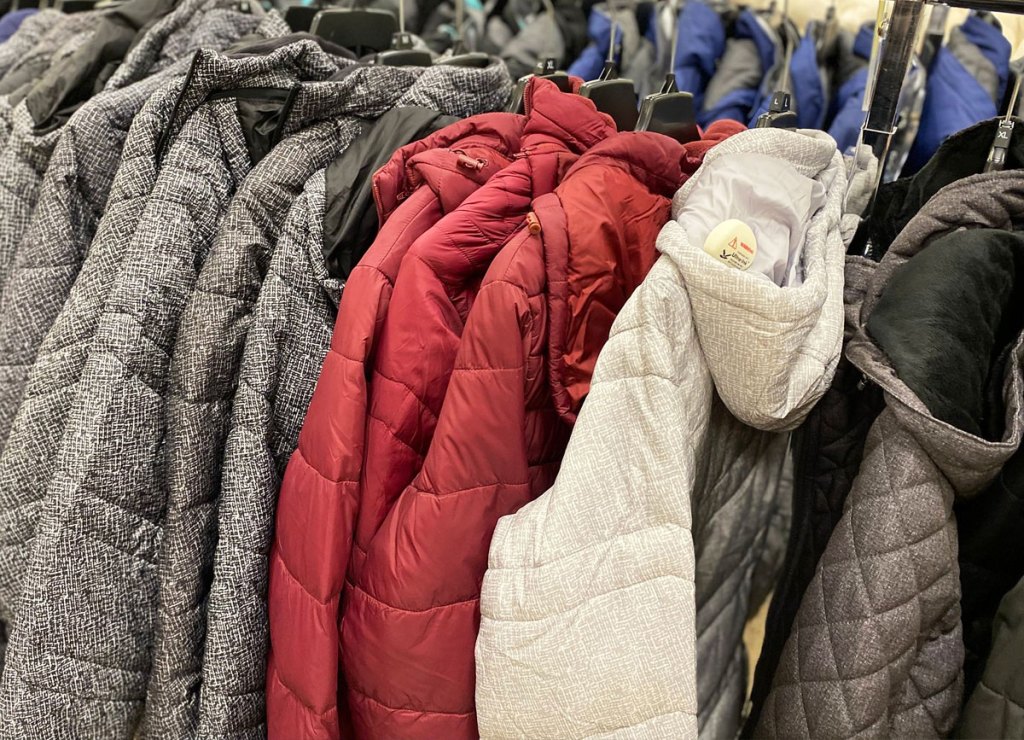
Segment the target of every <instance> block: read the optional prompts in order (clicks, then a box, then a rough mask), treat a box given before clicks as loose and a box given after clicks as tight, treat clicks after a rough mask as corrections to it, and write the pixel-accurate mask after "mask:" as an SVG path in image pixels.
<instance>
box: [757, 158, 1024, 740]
mask: <svg viewBox="0 0 1024 740" xmlns="http://www.w3.org/2000/svg"><path fill="white" fill-rule="evenodd" d="M1022 203H1024V178H1022V177H1021V176H1020V174H1019V172H1013V171H1007V172H1001V173H993V174H986V175H977V176H974V177H969V178H967V179H964V180H962V181H960V182H958V183H955V184H953V185H949V186H948V187H946V188H945V189H944V190H942V191H940V193H939V194H938V195H936V196H935V197H933V198H932V199H931V200H930V201H929V202H928V203H927V204H926V205H925V206H924V207H923V208H922V209H921V210H920V211H919V213H918V215H917V216H915V217H914V218H913V219H912V220H911V221H910V223H909V224H908V225H907V227H906V228H905V229H904V230H903V231H902V232H901V234H900V235H899V236H898V237H897V238H896V241H895V242H894V243H893V244H892V246H891V247H890V249H889V251H888V252H887V253H886V255H885V257H884V258H883V259H882V261H881V262H880V263H877V264H874V263H867V262H862V264H861V268H862V269H858V270H855V271H848V273H847V277H848V280H850V281H851V285H848V289H847V295H848V299H852V300H853V303H852V305H848V307H847V309H848V310H847V315H848V316H850V317H852V319H853V322H854V324H853V326H854V329H855V333H854V335H853V337H852V339H851V340H850V341H849V344H848V346H847V350H846V354H847V357H848V358H849V359H850V361H851V362H852V363H853V364H854V365H856V366H857V368H858V369H859V370H860V371H861V372H862V373H863V374H864V375H865V376H866V377H867V379H868V380H870V381H871V382H872V383H875V384H877V385H878V386H879V387H880V388H881V389H882V391H884V394H885V409H884V410H883V411H882V412H881V414H880V415H879V416H878V418H877V419H876V420H875V422H874V423H873V425H872V426H871V429H870V431H869V433H868V437H867V443H866V446H865V450H864V458H863V461H862V463H861V464H860V468H859V471H858V474H857V476H856V478H855V480H854V482H853V486H852V489H851V491H850V493H849V495H848V496H847V498H846V502H845V506H844V509H843V515H842V518H841V519H840V520H839V522H838V524H837V525H836V528H835V530H834V532H833V533H832V536H831V538H830V540H829V542H828V546H827V547H826V549H825V551H824V553H823V554H822V556H821V560H820V562H819V563H818V565H817V569H816V571H815V574H814V578H813V579H812V581H811V582H810V585H809V586H808V588H807V591H806V592H805V594H804V596H803V600H802V603H801V605H800V609H799V611H798V612H797V615H796V619H795V622H794V625H793V629H792V632H791V634H790V636H789V639H788V640H787V641H786V644H785V647H784V649H783V652H782V656H781V659H780V662H779V667H778V670H777V672H776V673H775V677H774V680H773V682H772V688H771V691H770V693H769V694H768V697H767V700H766V702H765V705H764V710H763V712H762V714H761V718H760V721H759V723H758V726H757V731H756V735H757V736H759V737H780V738H781V737H785V738H799V737H804V738H833V737H834V738H839V737H852V736H861V737H942V736H946V735H948V734H949V733H950V732H951V731H952V730H953V728H954V725H955V723H956V721H957V717H958V714H959V710H960V702H961V694H962V688H963V677H962V667H963V660H964V646H963V639H962V630H961V624H960V603H959V601H960V583H959V568H958V564H957V533H956V524H955V520H954V518H953V515H952V507H953V502H954V499H955V498H956V497H958V496H964V497H970V496H973V495H975V494H977V493H978V492H980V491H981V490H982V489H984V488H985V486H986V485H987V484H988V483H989V482H990V481H992V480H993V479H994V478H995V477H996V476H997V475H998V473H999V472H1000V470H1001V469H1002V467H1003V465H1004V464H1005V462H1006V461H1007V460H1008V459H1009V458H1010V457H1011V456H1012V455H1013V453H1014V452H1015V451H1016V449H1017V448H1018V447H1019V446H1020V443H1021V438H1022V434H1024V403H1022V396H1024V373H1022V360H1024V341H1022V340H1021V339H1020V338H1018V339H1017V341H1016V344H1015V346H1014V347H1013V351H1012V355H1011V361H1010V363H1009V365H1008V368H1009V369H1008V371H1007V372H1006V378H1005V386H1004V388H1005V390H1004V394H1003V401H1004V403H1005V409H1004V411H1003V413H1004V414H1005V431H1004V432H1003V433H1002V436H1001V438H1000V439H997V440H994V441H993V440H988V439H984V438H982V437H980V436H978V435H977V434H976V433H971V432H968V431H965V430H964V429H962V428H960V426H957V425H955V424H954V423H951V422H950V421H947V420H943V419H940V418H939V417H938V416H936V415H934V414H933V413H932V412H931V411H930V410H929V407H928V406H926V405H925V403H924V401H922V397H924V398H929V402H930V403H932V404H933V405H934V403H935V399H936V396H935V393H934V391H935V388H933V387H931V386H929V385H928V384H921V383H919V382H916V383H915V385H916V387H917V389H916V392H915V391H913V390H911V388H910V386H909V385H908V383H907V382H905V381H904V380H903V379H901V377H900V376H899V375H898V374H897V370H896V366H895V365H894V364H893V361H892V359H890V355H889V353H892V352H895V351H897V348H898V345H890V347H889V353H886V352H884V351H883V349H882V347H881V345H880V343H879V342H880V340H877V339H876V338H874V337H873V335H872V334H871V333H869V331H868V326H869V324H870V322H871V321H872V315H873V313H874V312H876V311H878V310H879V309H878V307H879V305H881V304H882V302H883V300H884V299H885V295H884V292H885V289H886V287H887V285H888V284H889V283H890V281H894V282H895V280H896V279H898V278H900V277H901V276H902V275H903V274H906V273H901V272H900V271H901V270H902V269H903V268H904V266H907V265H908V263H909V264H910V265H913V264H914V261H913V259H912V258H913V257H914V256H915V255H918V254H921V253H923V251H926V248H928V247H929V246H930V245H932V244H935V245H936V249H938V246H939V244H945V245H947V246H948V245H950V244H952V246H953V247H956V246H958V244H957V241H958V240H959V241H960V242H962V243H963V250H965V249H966V248H967V246H966V245H967V243H968V242H971V241H973V240H974V239H975V238H976V237H975V236H974V235H972V234H967V235H964V232H960V231H958V229H960V228H961V227H967V228H968V229H994V230H1004V231H1002V232H1001V235H1000V237H999V238H1014V237H1013V235H1011V234H1008V233H1007V232H1008V231H1009V230H1010V229H1011V228H1012V219H1013V217H1014V214H1016V213H1019V211H1020V208H1021V204H1022ZM963 250H960V251H963ZM952 253H953V254H956V250H953V252H952ZM925 256H927V255H925ZM953 275H954V276H955V279H957V280H960V279H967V275H966V273H964V275H961V274H960V273H959V272H953ZM966 294H970V295H974V292H973V291H971V290H970V289H968V290H967V291H961V292H959V293H958V292H956V291H952V292H948V293H947V296H958V295H966ZM982 294H983V293H979V295H982ZM917 300H918V301H920V300H921V296H917ZM943 301H945V298H943ZM905 312H906V313H909V314H910V318H911V319H914V316H913V305H912V304H911V305H910V306H909V307H908V308H907V309H906V310H905ZM917 321H918V323H917V324H916V325H915V326H916V328H915V329H913V330H912V335H914V334H920V333H921V329H922V328H927V327H929V326H930V325H931V324H930V323H922V322H921V321H920V319H919V318H918V319H917ZM932 323H934V322H932ZM957 324H962V325H964V326H969V328H968V333H969V334H972V335H973V334H980V333H981V332H980V330H978V329H977V327H975V326H974V325H971V324H970V322H969V321H967V322H962V321H960V320H959V319H954V323H953V324H952V325H951V326H954V327H955V326H956V325H957ZM947 328H949V327H947ZM872 331H876V329H872ZM936 346H937V347H938V348H939V357H938V358H937V360H936V362H941V357H942V356H956V352H957V351H958V350H959V348H960V344H959V339H958V338H957V337H956V335H955V333H950V336H949V337H947V339H945V340H943V341H942V342H939V343H937V344H936ZM989 349H991V348H989ZM969 354H970V356H972V357H978V358H981V357H985V358H986V359H985V361H986V362H987V352H984V351H982V352H971V353H969ZM929 364H931V363H918V367H919V369H921V368H923V369H925V370H927V369H928V366H929ZM968 364H973V363H968ZM966 368H967V365H964V367H963V368H961V370H960V371H959V375H957V376H955V377H957V378H958V383H959V381H960V380H963V381H964V382H963V383H960V384H961V385H964V386H967V385H968V384H967V383H966V377H967V376H966ZM946 374H947V376H948V375H949V374H948V372H947V373H946Z"/></svg>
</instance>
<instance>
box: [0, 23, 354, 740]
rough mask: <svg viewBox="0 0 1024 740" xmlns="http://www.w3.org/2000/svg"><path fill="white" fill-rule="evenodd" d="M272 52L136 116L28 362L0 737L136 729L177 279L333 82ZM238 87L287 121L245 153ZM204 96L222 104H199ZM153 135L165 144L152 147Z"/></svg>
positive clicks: (200, 73) (312, 64) (180, 289)
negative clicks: (69, 279)
mask: <svg viewBox="0 0 1024 740" xmlns="http://www.w3.org/2000/svg"><path fill="white" fill-rule="evenodd" d="M281 43H282V44H284V45H283V46H282V47H281V48H277V49H275V50H273V51H269V50H268V53H266V54H265V55H258V56H257V55H243V56H242V57H241V58H229V57H225V56H222V55H220V54H217V53H215V52H212V51H208V50H203V51H200V52H197V54H196V58H195V61H194V62H193V66H192V68H191V70H190V74H189V76H188V78H187V80H177V81H175V82H174V83H173V84H171V85H169V86H168V88H167V90H169V91H170V94H169V95H168V94H157V95H155V96H154V97H153V98H151V99H150V101H149V102H148V103H147V104H146V106H145V107H144V109H143V111H142V112H141V113H140V115H139V116H138V117H137V118H136V122H135V125H134V126H133V129H132V133H131V134H130V135H129V141H128V143H127V144H126V147H125V154H124V157H123V161H122V165H121V169H120V170H119V172H118V175H117V177H116V179H115V183H114V188H113V193H112V196H111V199H110V201H109V202H108V207H107V211H106V215H105V216H104V218H103V221H102V222H101V224H100V227H99V233H98V235H97V238H96V240H95V241H94V243H93V246H92V249H91V250H90V253H89V257H88V260H87V262H86V264H85V265H84V266H83V270H82V273H81V274H80V276H79V279H78V280H77V281H76V283H75V286H74V289H73V290H72V294H71V296H70V297H69V300H68V303H67V304H66V305H65V307H64V309H63V311H62V312H61V315H60V317H59V318H58V320H57V322H56V323H55V325H54V328H53V329H52V330H51V332H50V333H49V334H48V336H47V339H46V341H45V342H44V345H43V347H41V352H40V357H39V359H38V360H37V363H36V365H35V366H34V369H33V373H32V375H31V377H30V382H29V388H28V393H29V397H28V398H26V402H25V403H24V404H23V405H22V409H21V412H19V418H18V419H17V420H16V422H15V431H16V433H17V432H20V431H21V430H20V429H18V422H19V421H20V420H21V418H22V416H25V419H26V421H27V422H29V423H30V424H31V425H32V426H34V427H35V429H34V430H33V431H34V432H35V434H34V435H31V436H29V437H27V438H25V439H26V441H29V440H32V439H33V438H34V437H35V436H36V435H41V436H42V440H41V441H42V443H43V444H44V445H46V446H45V448H44V450H43V451H44V452H45V454H47V455H48V458H47V460H45V461H40V460H39V458H38V456H36V457H34V458H32V457H30V456H31V454H32V450H31V449H25V448H24V447H21V449H12V446H11V445H10V444H9V445H8V448H7V449H6V450H5V458H4V460H5V461H8V460H12V459H13V461H14V462H15V463H21V464H22V466H17V465H15V466H14V467H15V470H14V472H15V473H16V474H20V473H23V472H25V471H24V467H23V466H24V463H26V462H28V464H29V465H39V464H40V463H42V466H43V467H42V468H41V469H37V472H38V475H39V477H38V478H36V479H34V480H33V479H32V478H21V479H20V480H19V481H18V482H19V484H21V485H20V489H19V490H17V491H16V492H15V494H16V496H17V498H18V501H17V503H18V504H26V503H27V504H32V503H33V502H35V501H39V500H42V501H43V502H44V506H43V507H42V510H41V512H40V516H39V523H38V527H37V536H36V540H35V543H34V544H33V546H32V548H31V554H30V559H29V562H28V566H27V572H26V576H25V583H24V588H23V591H22V596H21V598H20V599H19V605H20V606H19V609H18V619H17V622H16V624H15V628H14V632H13V636H12V638H11V646H10V648H9V652H8V664H7V669H6V671H5V673H4V675H3V680H2V683H0V717H2V719H0V735H2V734H4V733H8V734H10V735H14V736H19V735H23V734H24V733H25V732H29V730H27V729H26V728H31V732H32V733H36V734H38V733H39V732H41V731H44V730H45V729H46V728H50V730H52V731H53V732H58V733H59V732H64V733H69V734H72V735H75V736H86V737H111V736H126V735H130V734H131V733H132V731H133V727H134V725H135V724H136V723H137V721H138V719H139V716H140V714H141V710H142V706H143V698H144V696H145V691H146V685H147V681H148V674H149V661H150V654H149V650H150V646H151V640H152V629H153V617H154V612H155V601H156V598H157V585H158V581H157V560H158V552H157V550H158V546H159V539H160V519H161V517H162V513H163V504H164V502H163V499H162V497H161V495H160V492H159V491H157V490H154V488H155V486H154V485H153V476H154V475H155V474H156V473H155V463H156V460H157V455H156V453H157V449H158V445H159V442H160V436H161V435H160V433H159V429H160V427H159V424H154V423H153V422H154V419H156V420H159V419H160V418H161V417H160V404H159V401H160V394H159V389H160V388H162V387H163V385H164V382H165V380H166V366H167V362H168V359H169V353H170V351H171V349H172V348H173V343H174V331H175V328H176V324H177V317H178V315H179V313H180V308H181V305H182V304H183V302H184V299H185V297H186V296H187V292H188V289H189V286H190V284H191V281H192V280H194V273H192V277H189V274H190V270H194V269H196V267H198V264H200V263H201V257H202V256H203V255H204V254H205V251H206V250H207V249H208V248H209V244H210V241H212V238H213V236H214V234H215V231H216V228H217V226H218V223H219V221H220V215H221V214H222V213H223V211H224V209H225V208H226V206H227V202H228V200H229V199H230V197H231V196H232V195H233V193H234V190H235V189H236V187H237V183H238V182H240V181H241V180H242V179H243V178H244V177H245V175H247V174H248V173H249V171H250V169H251V167H252V159H253V154H254V153H256V154H261V153H262V152H263V151H265V150H266V149H269V145H270V144H271V142H272V141H273V139H274V138H275V137H276V136H277V135H286V134H289V133H291V132H293V131H294V130H295V128H296V127H300V126H301V124H302V123H303V119H302V114H303V112H304V111H305V110H307V109H308V108H309V106H310V105H312V104H313V103H314V102H315V101H316V100H318V99H319V98H320V97H321V96H323V95H328V94H329V90H330V88H331V85H319V86H318V85H303V84H302V83H304V82H306V81H310V80H312V81H322V80H326V79H328V78H330V77H331V76H332V75H334V74H336V73H338V71H339V60H338V59H336V58H335V57H333V56H331V55H329V54H327V53H325V52H324V51H322V50H321V48H320V47H319V46H318V45H317V44H316V43H314V42H312V41H301V42H298V43H287V41H283V42H281ZM335 84H336V83H335ZM238 88H257V90H258V92H256V93H255V94H256V95H258V96H260V98H261V100H259V101H257V103H258V104H260V105H261V106H263V107H267V106H274V105H276V106H278V108H277V110H279V111H280V107H279V106H281V105H282V103H283V104H285V111H283V112H284V113H286V114H287V113H288V110H289V109H290V111H291V112H292V114H293V115H290V116H289V115H285V116H279V118H278V120H279V122H280V124H281V126H279V127H278V128H279V129H280V130H274V131H271V132H270V133H269V134H268V135H264V132H265V129H264V130H256V131H255V132H253V135H252V136H251V137H250V138H249V139H248V140H247V139H246V138H245V136H244V134H243V130H242V127H241V125H240V121H239V118H240V113H239V111H240V110H243V111H244V109H245V108H246V103H247V101H245V100H241V99H236V95H237V93H236V92H234V90H236V89H238ZM215 91H217V92H221V93H222V96H214V97H213V99H211V100H209V101H207V98H208V97H209V96H210V94H211V93H212V92H215ZM182 119H186V120H182ZM249 120H252V119H249ZM136 132H138V134H139V136H138V137H136ZM164 134H170V137H173V138H172V140H170V141H169V142H166V144H165V142H164V141H163V139H164V138H166V137H165V136H164ZM137 139H138V141H137V143H138V146H137V147H136V146H135V143H136V141H135V140H137ZM157 162H161V166H160V167H159V172H157V169H158V167H157ZM122 194H123V197H122ZM185 204H187V205H185ZM194 262H195V267H193V263H194ZM143 337H144V338H143ZM37 371H38V372H37ZM35 382H38V387H37V388H33V383H35ZM32 396H35V397H32ZM58 404H59V405H58ZM150 411H151V412H152V413H148V412H150ZM22 412H24V413H22ZM111 422H113V423H111ZM65 430H66V432H67V433H66V434H65V433H64V431H65ZM151 434H155V435H156V436H151ZM62 436H63V443H64V444H63V445H61V444H60V442H61V437H62ZM100 450H102V451H103V453H102V454H96V453H97V452H98V451H100ZM26 453H28V454H26ZM129 458H131V461H130V462H129V461H128V459H129ZM0 467H4V465H3V463H0ZM19 467H20V469H18V468H19ZM128 471H130V472H128ZM126 472H127V473H128V474H127V475H126ZM7 493H10V491H5V494H7ZM7 513H8V510H7V508H6V507H5V509H4V514H5V515H6V514H7ZM30 524H31V523H30ZM129 542H130V543H131V544H130V545H129V544H128V543H129ZM72 551H73V552H75V556H74V557H73V558H68V557H67V555H66V554H67V553H69V552H72ZM100 594H102V598H98V595H100ZM83 630H85V632H83ZM71 635H74V639H71V638H70V636H71ZM68 687H75V688H74V690H73V692H72V691H68ZM64 691H68V695H65V694H63V693H62V692H64Z"/></svg>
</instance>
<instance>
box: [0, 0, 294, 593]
mask: <svg viewBox="0 0 1024 740" xmlns="http://www.w3.org/2000/svg"><path fill="white" fill-rule="evenodd" d="M227 5H228V3H227V2H225V0H185V1H184V2H182V4H181V5H180V6H179V7H178V8H177V9H176V10H174V11H173V12H172V13H170V14H169V15H168V16H166V17H165V18H163V19H162V20H160V21H159V22H158V23H157V24H155V25H154V27H153V28H152V29H151V30H149V31H148V32H147V33H146V34H145V35H144V36H143V37H142V39H141V40H140V41H139V42H138V43H137V44H136V45H135V47H134V48H133V49H132V51H131V53H130V54H129V55H128V57H127V58H126V59H125V61H124V63H123V64H121V65H120V67H119V68H118V71H117V72H116V73H115V74H114V76H113V77H112V78H111V79H110V80H109V82H108V83H107V86H106V90H105V91H104V92H102V93H100V94H98V95H97V96H95V97H94V98H93V99H92V100H90V101H89V102H88V103H86V104H85V105H84V106H82V108H81V109H79V110H78V111H77V112H76V113H75V114H74V115H73V116H72V117H71V119H70V120H69V121H68V123H67V124H66V125H65V126H63V127H61V128H58V129H56V130H54V131H49V132H46V133H43V134H38V135H36V134H34V133H32V132H31V130H28V131H27V136H26V138H24V139H23V141H22V150H21V153H22V155H23V156H24V157H26V158H27V159H30V160H45V159H46V158H47V157H46V153H47V151H48V150H49V149H50V148H51V147H52V148H53V154H52V155H50V156H49V162H48V164H43V162H42V161H40V165H41V167H45V171H46V174H45V176H44V177H43V178H42V183H41V184H40V185H39V197H38V199H37V202H36V204H35V209H34V211H33V212H32V215H31V218H30V220H29V223H28V227H27V229H26V230H25V232H24V234H23V235H21V236H19V235H18V234H17V233H16V232H17V230H16V229H15V228H10V227H11V226H12V225H8V227H7V228H3V229H0V235H2V237H3V241H0V254H3V255H7V254H11V256H10V258H9V259H10V262H11V267H10V270H9V271H8V273H7V275H6V280H5V281H4V285H5V289H4V290H3V292H2V294H0V295H2V297H0V452H2V450H3V447H4V444H5V442H6V440H7V435H8V432H9V430H10V426H11V423H12V421H13V419H14V414H15V413H16V412H17V410H18V406H19V405H20V403H21V398H22V392H23V390H24V387H25V380H26V378H27V375H28V369H29V368H30V367H31V365H32V363H33V361H34V360H35V356H36V352H37V350H38V349H39V344H40V342H42V340H43V337H45V336H46V332H48V331H49V329H50V327H51V326H52V325H53V322H54V319H55V318H56V316H57V312H58V311H59V310H60V308H61V306H63V305H64V301H65V300H66V298H67V296H68V292H69V291H70V289H71V285H72V284H73V283H74V281H75V278H76V277H77V276H78V271H79V269H80V268H81V265H82V260H83V259H84V258H85V251H86V249H87V247H88V245H89V243H90V242H91V241H92V237H93V235H94V234H95V233H96V224H97V223H98V221H99V219H100V217H101V216H102V214H103V209H104V207H105V205H106V200H107V196H108V195H109V193H110V187H111V184H112V182H113V179H114V174H115V173H116V172H117V168H118V166H119V165H120V162H121V149H122V147H123V146H124V141H125V138H126V137H127V135H128V129H129V127H130V126H131V123H132V120H133V118H134V117H135V115H136V114H137V113H138V112H139V110H140V109H141V108H142V105H143V104H144V103H145V102H146V100H147V99H148V98H149V96H150V95H152V94H153V93H154V92H156V90H158V89H159V88H160V87H161V86H163V85H165V84H167V83H168V82H170V80H171V79H173V77H174V76H179V75H182V74H184V73H185V72H186V71H187V69H188V65H189V63H190V61H189V60H188V59H186V58H185V57H186V56H187V55H189V54H191V53H194V52H195V50H196V49H198V48H209V49H223V48H225V47H227V46H229V45H230V44H232V43H233V42H235V41H237V40H238V39H239V38H240V37H241V36H243V35H245V34H248V33H250V32H252V31H253V30H254V29H255V28H256V26H257V25H258V24H259V23H260V18H259V17H257V16H254V15H252V14H248V13H240V12H238V11H237V10H233V9H231V8H229V7H227ZM267 25H271V24H267ZM268 30H273V31H274V32H279V31H280V30H284V29H281V28H278V29H268ZM175 60H180V61H178V62H177V63H175V64H174V65H173V67H172V68H167V66H168V64H171V63H173V62H174V61H175ZM159 70H164V71H163V72H159ZM147 74H149V76H148V77H147V76H146V75H147ZM135 80H138V81H137V82H136V81H135ZM20 110H21V111H22V113H24V108H21V109H20ZM26 125H28V126H30V125H31V123H30V122H28V123H26ZM37 173H38V170H37V169H34V168H29V169H26V170H23V171H22V174H23V175H24V179H23V182H24V185H25V191H24V193H23V197H24V198H26V199H27V198H28V196H29V191H34V190H35V187H34V185H35V175H36V174H37ZM25 210H26V211H27V210H28V208H26V209H25ZM5 597H6V595H5V594H2V593H0V600H4V599H5Z"/></svg>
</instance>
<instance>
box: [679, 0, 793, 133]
mask: <svg viewBox="0 0 1024 740" xmlns="http://www.w3.org/2000/svg"><path fill="white" fill-rule="evenodd" d="M781 57H782V52H781V43H780V40H779V38H778V34H777V33H776V32H775V31H774V30H773V29H772V28H771V27H770V26H769V25H768V24H767V22H766V21H765V20H764V19H763V18H761V17H760V16H759V15H758V14H757V13H754V12H752V11H750V10H744V11H742V12H741V13H740V15H739V18H738V19H737V20H736V24H735V29H734V32H733V35H732V37H731V38H730V39H729V40H728V42H727V43H726V49H725V53H724V54H723V55H722V58H721V60H720V61H719V63H718V67H717V69H716V70H715V74H714V77H712V78H711V79H710V80H709V81H708V86H707V88H706V89H705V91H704V95H705V97H704V106H703V109H701V110H698V111H697V121H698V123H700V124H701V125H702V126H707V125H708V124H710V123H712V122H714V121H722V120H726V119H728V120H733V121H749V120H750V114H751V113H752V112H753V110H754V106H756V105H757V101H758V98H759V97H760V91H761V83H762V81H763V80H764V78H765V75H766V74H768V72H770V71H771V69H772V68H773V67H774V66H775V63H776V60H778V59H780V58H781Z"/></svg>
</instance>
